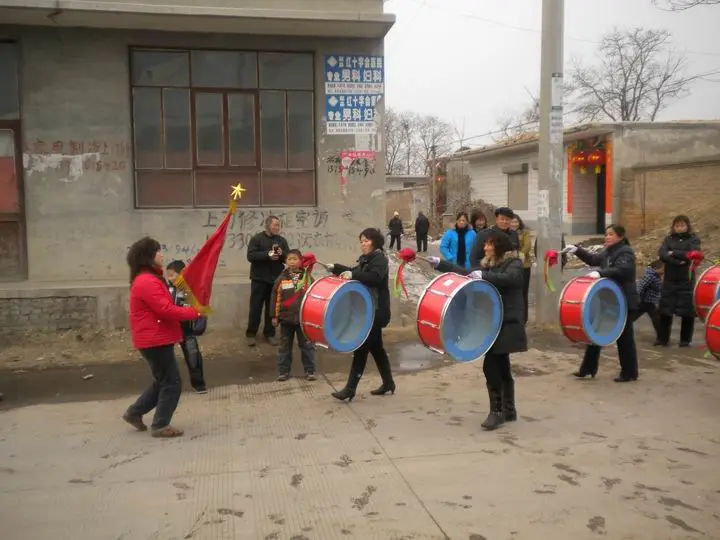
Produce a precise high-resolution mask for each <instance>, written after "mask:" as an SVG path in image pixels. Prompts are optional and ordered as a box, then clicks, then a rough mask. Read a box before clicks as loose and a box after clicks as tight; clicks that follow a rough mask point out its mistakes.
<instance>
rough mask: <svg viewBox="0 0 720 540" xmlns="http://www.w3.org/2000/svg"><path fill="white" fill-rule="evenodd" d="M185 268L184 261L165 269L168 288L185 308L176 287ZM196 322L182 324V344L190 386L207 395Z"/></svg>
mask: <svg viewBox="0 0 720 540" xmlns="http://www.w3.org/2000/svg"><path fill="white" fill-rule="evenodd" d="M184 268H185V263H184V262H182V261H172V262H171V263H170V264H168V265H167V268H166V269H165V276H166V277H167V280H168V288H169V289H170V294H171V295H172V297H173V301H174V302H175V304H177V305H178V306H185V305H187V303H186V298H185V293H184V292H182V291H181V290H179V289H178V288H177V287H175V279H176V278H177V277H178V275H179V274H180V272H182V271H183V269H184ZM194 327H195V321H193V322H184V323H182V329H183V336H184V338H183V340H182V342H181V343H180V348H181V349H182V352H183V356H184V357H185V364H187V367H188V372H189V373H190V385H191V386H192V387H193V389H194V390H195V392H197V393H198V394H207V386H206V385H205V374H204V373H203V357H202V353H201V352H200V346H199V345H198V341H197V337H196V336H195V335H194Z"/></svg>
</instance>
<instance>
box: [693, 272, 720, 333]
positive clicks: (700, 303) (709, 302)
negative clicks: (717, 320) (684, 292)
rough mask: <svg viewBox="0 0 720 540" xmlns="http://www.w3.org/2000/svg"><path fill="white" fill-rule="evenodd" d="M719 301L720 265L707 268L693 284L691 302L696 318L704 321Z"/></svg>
mask: <svg viewBox="0 0 720 540" xmlns="http://www.w3.org/2000/svg"><path fill="white" fill-rule="evenodd" d="M718 300H720V265H717V266H713V267H712V268H708V269H707V270H705V271H704V272H703V273H702V274H700V277H699V278H698V280H697V283H695V290H694V291H693V302H694V303H695V311H696V312H697V315H698V317H700V318H701V319H702V320H705V317H707V314H708V311H709V310H710V308H711V307H712V306H713V305H714V304H715V302H717V301H718Z"/></svg>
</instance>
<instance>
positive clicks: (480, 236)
mask: <svg viewBox="0 0 720 540" xmlns="http://www.w3.org/2000/svg"><path fill="white" fill-rule="evenodd" d="M514 215H515V212H513V211H512V210H511V209H510V208H507V207H504V206H503V207H500V208H496V209H495V225H493V226H492V227H490V228H489V229H482V230H479V231H477V236H476V237H475V243H474V244H473V247H472V250H471V251H470V267H471V268H477V267H478V266H480V261H482V260H483V259H484V258H485V249H484V246H485V241H486V240H487V238H488V235H489V234H490V232H491V231H498V232H501V233H503V234H505V235H507V236H508V238H509V239H510V244H511V247H512V251H517V250H518V249H520V239H519V238H518V235H517V233H516V232H515V231H513V230H512V229H511V228H510V222H511V221H512V218H513V216H514Z"/></svg>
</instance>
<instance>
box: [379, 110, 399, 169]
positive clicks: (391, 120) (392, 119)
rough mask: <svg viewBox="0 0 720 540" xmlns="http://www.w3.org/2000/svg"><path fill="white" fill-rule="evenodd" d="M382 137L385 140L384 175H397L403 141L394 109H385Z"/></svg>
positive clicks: (397, 116)
mask: <svg viewBox="0 0 720 540" xmlns="http://www.w3.org/2000/svg"><path fill="white" fill-rule="evenodd" d="M383 135H384V138H385V173H386V174H399V173H400V169H401V168H402V163H401V162H400V160H401V158H402V149H403V139H402V134H401V132H400V118H399V115H398V113H397V112H395V110H394V109H390V108H387V109H385V115H384V116H383Z"/></svg>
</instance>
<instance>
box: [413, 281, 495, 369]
mask: <svg viewBox="0 0 720 540" xmlns="http://www.w3.org/2000/svg"><path fill="white" fill-rule="evenodd" d="M415 318H416V328H417V333H418V337H419V338H420V341H421V342H422V344H423V345H425V347H427V348H428V349H430V350H431V351H435V352H437V353H440V354H447V355H448V356H450V357H451V358H452V359H453V360H455V361H457V362H471V361H472V360H476V359H477V358H480V357H481V356H483V355H484V354H485V353H487V351H488V350H490V347H492V346H493V343H495V340H496V339H497V337H498V335H499V334H500V328H501V327H502V319H503V304H502V298H501V297H500V293H499V292H498V290H497V289H496V288H495V287H494V286H493V285H492V284H490V283H488V282H487V281H484V280H480V279H471V278H469V277H467V276H461V275H460V274H455V273H453V272H448V273H446V274H441V275H439V276H438V277H436V278H435V279H433V280H432V281H431V282H430V283H429V284H428V285H427V287H425V290H424V291H423V293H422V294H421V295H420V300H419V302H418V306H417V312H416V317H415Z"/></svg>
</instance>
